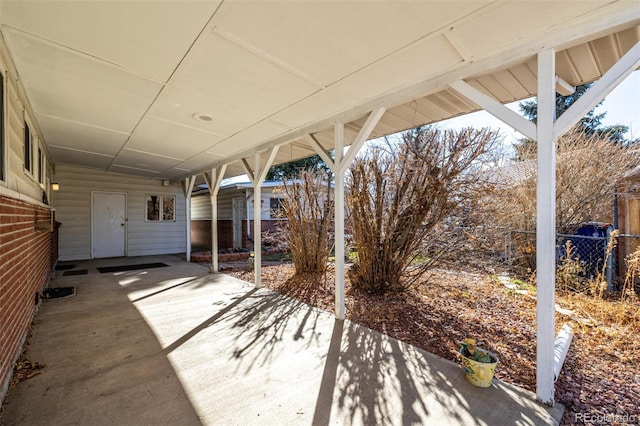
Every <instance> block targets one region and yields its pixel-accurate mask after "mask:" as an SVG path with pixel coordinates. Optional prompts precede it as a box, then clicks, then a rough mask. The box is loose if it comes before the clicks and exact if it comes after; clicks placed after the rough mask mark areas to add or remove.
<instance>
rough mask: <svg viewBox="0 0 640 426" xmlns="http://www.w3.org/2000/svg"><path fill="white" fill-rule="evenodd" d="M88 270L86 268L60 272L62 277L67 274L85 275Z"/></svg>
mask: <svg viewBox="0 0 640 426" xmlns="http://www.w3.org/2000/svg"><path fill="white" fill-rule="evenodd" d="M88 272H89V271H88V270H86V269H76V270H75V271H64V272H63V273H62V276H63V277H68V276H69V275H87V273H88Z"/></svg>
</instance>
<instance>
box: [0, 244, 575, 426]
mask: <svg viewBox="0 0 640 426" xmlns="http://www.w3.org/2000/svg"><path fill="white" fill-rule="evenodd" d="M151 262H164V263H166V264H168V265H170V266H169V267H163V268H155V269H143V270H135V271H128V272H119V273H104V274H101V273H99V272H98V271H97V270H96V269H95V268H96V267H98V266H111V265H120V264H140V263H151ZM74 263H75V264H76V269H87V270H88V274H87V275H77V276H63V273H62V271H57V272H56V274H55V275H56V276H55V278H54V279H53V280H52V282H51V285H50V286H51V287H64V286H76V295H75V296H72V297H69V298H65V299H55V300H49V301H46V302H44V303H43V306H42V307H41V309H40V311H39V312H38V314H37V316H36V319H35V325H34V328H33V333H32V336H31V338H30V339H29V342H30V344H29V349H28V357H29V359H30V360H31V361H37V362H40V363H44V364H46V368H44V369H43V370H42V373H41V374H39V375H37V376H35V377H32V378H30V379H28V380H26V381H24V382H22V383H20V384H19V385H18V386H17V387H15V388H13V389H11V390H10V392H9V395H8V398H7V400H6V401H5V402H6V403H5V404H4V406H3V415H2V417H1V418H0V423H4V424H6V425H18V424H19V425H63V424H65V425H71V424H79V425H98V424H117V425H160V424H166V425H192V424H193V425H195V424H211V425H254V424H259V425H287V424H291V425H329V424H355V425H359V424H367V425H373V424H393V425H400V424H434V425H435V424H437V425H440V424H451V425H458V424H460V425H496V424H518V425H527V424H531V425H541V424H557V423H558V420H559V419H560V417H561V415H562V408H561V407H558V406H557V407H554V408H552V409H547V408H545V407H543V406H541V405H539V404H537V403H536V402H535V401H534V395H533V394H532V393H530V392H527V391H524V390H522V389H518V388H515V387H512V386H510V385H507V384H505V383H503V382H500V381H498V380H494V382H493V385H492V386H491V387H490V388H486V389H482V388H477V387H474V386H472V385H471V384H469V383H467V381H466V380H465V378H464V374H463V371H462V368H461V367H460V366H459V365H457V364H455V363H453V362H450V361H447V360H444V359H442V358H439V357H436V356H434V355H432V354H429V353H426V352H424V351H422V350H420V349H417V348H415V347H412V346H410V345H407V344H404V343H402V342H400V341H397V340H395V339H392V338H389V337H387V336H385V335H382V334H379V333H377V332H374V331H372V330H369V329H367V328H364V327H361V326H358V325H357V324H354V323H352V322H350V321H337V320H335V318H334V316H333V315H332V314H331V313H329V312H324V311H320V310H317V309H315V308H312V307H310V306H308V305H305V304H303V303H300V302H298V301H296V300H293V299H289V298H287V297H283V296H281V295H278V294H275V293H272V292H270V291H268V290H265V289H255V288H254V287H253V286H252V285H250V284H248V283H245V282H243V281H240V280H237V279H234V278H232V277H229V276H227V275H224V274H209V273H208V269H207V268H205V267H203V266H201V265H198V264H193V263H186V262H184V261H183V260H182V259H180V258H179V257H176V256H150V257H139V258H119V259H98V260H93V261H79V262H74ZM498 368H499V366H498Z"/></svg>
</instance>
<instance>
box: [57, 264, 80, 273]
mask: <svg viewBox="0 0 640 426" xmlns="http://www.w3.org/2000/svg"><path fill="white" fill-rule="evenodd" d="M75 267H76V264H75V263H67V264H66V265H56V267H55V270H56V271H67V270H69V269H73V268H75Z"/></svg>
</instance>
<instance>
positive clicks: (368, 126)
mask: <svg viewBox="0 0 640 426" xmlns="http://www.w3.org/2000/svg"><path fill="white" fill-rule="evenodd" d="M385 111H386V110H385V109H384V108H378V109H376V110H374V111H371V113H370V114H369V117H367V121H365V123H364V124H363V125H362V127H361V128H360V131H359V132H358V135H357V136H356V138H355V139H354V140H353V142H352V143H351V146H350V147H349V150H348V151H347V153H346V154H345V156H344V158H343V159H342V160H341V161H340V162H339V163H338V162H336V164H337V165H338V166H337V167H336V170H338V173H344V172H346V171H347V168H348V167H349V165H350V164H351V162H352V161H353V159H354V158H356V155H358V152H360V148H362V145H364V143H365V142H366V141H367V139H369V136H371V132H373V129H374V128H375V127H376V125H377V124H378V122H379V121H380V119H381V118H382V116H383V115H384V112H385ZM343 141H344V137H343Z"/></svg>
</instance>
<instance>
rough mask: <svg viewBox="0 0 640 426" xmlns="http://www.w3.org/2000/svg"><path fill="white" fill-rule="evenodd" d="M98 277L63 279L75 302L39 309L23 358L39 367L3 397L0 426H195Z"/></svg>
mask: <svg viewBox="0 0 640 426" xmlns="http://www.w3.org/2000/svg"><path fill="white" fill-rule="evenodd" d="M163 269H169V268H163ZM104 275H105V276H103V277H99V275H87V276H83V277H69V278H72V279H73V283H74V285H75V286H76V289H77V293H76V296H74V297H72V298H68V299H59V300H52V301H47V302H44V303H43V305H42V306H41V308H40V310H39V312H38V313H37V316H36V318H35V320H34V326H33V329H32V335H31V338H30V339H29V345H28V357H29V359H31V360H33V361H37V362H40V363H43V364H46V368H44V369H43V370H41V374H39V375H37V376H34V377H32V378H30V379H28V380H26V381H24V382H22V383H20V384H19V385H18V386H17V387H14V388H12V389H11V390H10V391H9V394H8V397H7V399H6V404H4V405H3V414H2V418H1V419H0V423H2V424H4V425H7V426H9V425H47V426H48V425H52V424H121V425H126V424H181V425H197V424H201V421H200V418H199V416H198V414H197V413H196V411H195V409H194V407H193V405H192V404H191V401H190V399H189V397H188V395H187V393H186V392H185V390H184V388H183V387H182V384H181V382H180V380H179V379H178V377H177V374H176V372H175V371H174V369H173V368H172V365H171V363H170V362H169V360H168V359H167V357H166V355H165V354H164V352H163V350H162V346H161V345H160V343H159V342H158V340H157V338H156V336H155V335H154V333H153V331H152V329H151V328H150V326H149V325H148V324H147V322H146V321H145V319H144V318H143V317H142V315H141V314H140V312H139V311H138V310H137V309H136V308H135V306H134V305H133V304H132V303H131V302H130V300H129V297H128V294H127V291H126V289H123V288H122V287H120V286H119V285H117V281H114V277H113V276H109V275H108V274H104ZM68 282H69V280H68V279H67V277H64V278H57V279H54V280H53V281H52V283H51V285H52V286H54V287H55V286H58V285H67V283H68Z"/></svg>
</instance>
